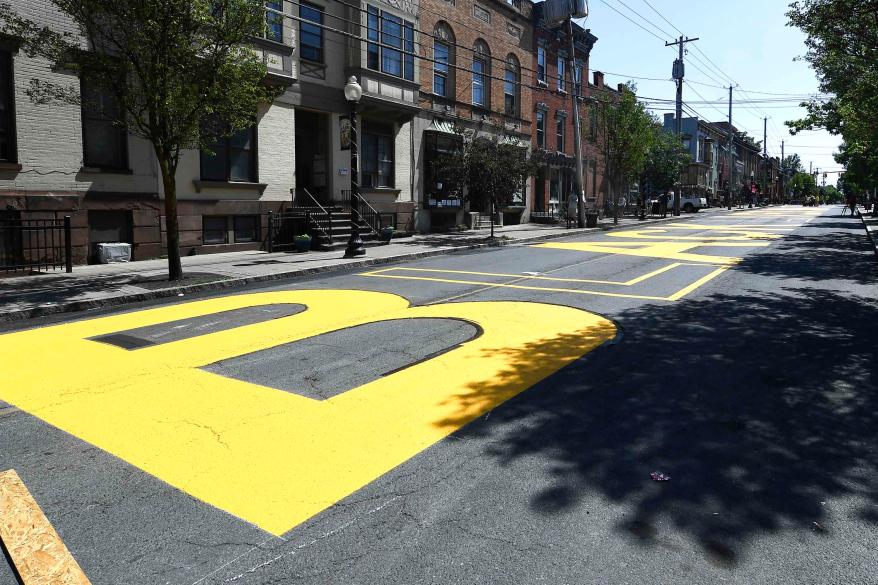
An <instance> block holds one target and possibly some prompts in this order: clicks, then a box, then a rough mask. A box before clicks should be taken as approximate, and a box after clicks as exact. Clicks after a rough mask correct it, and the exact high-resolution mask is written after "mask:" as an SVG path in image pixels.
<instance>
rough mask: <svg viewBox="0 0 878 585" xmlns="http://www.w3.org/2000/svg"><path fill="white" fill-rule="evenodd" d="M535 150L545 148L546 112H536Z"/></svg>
mask: <svg viewBox="0 0 878 585" xmlns="http://www.w3.org/2000/svg"><path fill="white" fill-rule="evenodd" d="M537 148H546V112H544V111H542V110H537Z"/></svg>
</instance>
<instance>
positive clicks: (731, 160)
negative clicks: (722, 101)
mask: <svg viewBox="0 0 878 585" xmlns="http://www.w3.org/2000/svg"><path fill="white" fill-rule="evenodd" d="M734 135H735V134H734V132H732V86H731V85H730V86H729V200H728V205H729V211H731V209H732V178H733V177H734V176H735V171H734V168H735V139H734Z"/></svg>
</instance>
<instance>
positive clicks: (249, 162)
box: [201, 125, 257, 183]
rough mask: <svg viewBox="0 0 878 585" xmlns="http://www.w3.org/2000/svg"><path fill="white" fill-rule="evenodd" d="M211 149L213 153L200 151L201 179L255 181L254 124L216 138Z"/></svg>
mask: <svg viewBox="0 0 878 585" xmlns="http://www.w3.org/2000/svg"><path fill="white" fill-rule="evenodd" d="M211 150H213V151H214V153H215V154H212V155H211V154H208V153H207V152H205V151H201V179H202V180H205V181H244V182H249V183H255V182H256V181H257V173H256V126H255V125H254V126H251V127H250V128H245V129H244V130H239V131H238V132H236V133H235V134H233V135H231V136H228V137H225V138H219V139H217V140H216V141H215V142H214V143H213V145H212V146H211Z"/></svg>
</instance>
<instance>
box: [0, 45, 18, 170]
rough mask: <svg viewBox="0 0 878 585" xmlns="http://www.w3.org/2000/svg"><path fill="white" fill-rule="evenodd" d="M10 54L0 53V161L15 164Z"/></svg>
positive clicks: (13, 89)
mask: <svg viewBox="0 0 878 585" xmlns="http://www.w3.org/2000/svg"><path fill="white" fill-rule="evenodd" d="M16 150H17V149H16V139H15V83H14V82H13V77H12V53H10V52H9V51H0V161H3V162H17V161H18V154H17V152H16Z"/></svg>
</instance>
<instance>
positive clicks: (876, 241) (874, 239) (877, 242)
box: [857, 210, 878, 256]
mask: <svg viewBox="0 0 878 585" xmlns="http://www.w3.org/2000/svg"><path fill="white" fill-rule="evenodd" d="M857 212H858V213H859V216H860V221H862V222H863V227H864V228H865V229H866V235H867V236H868V237H869V241H870V242H871V243H872V249H873V251H874V252H875V255H876V256H878V235H876V234H875V232H876V231H878V230H876V229H875V228H873V227H871V226H870V225H869V222H867V221H866V216H865V215H863V214H864V213H865V210H863V211H859V210H858V211H857Z"/></svg>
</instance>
